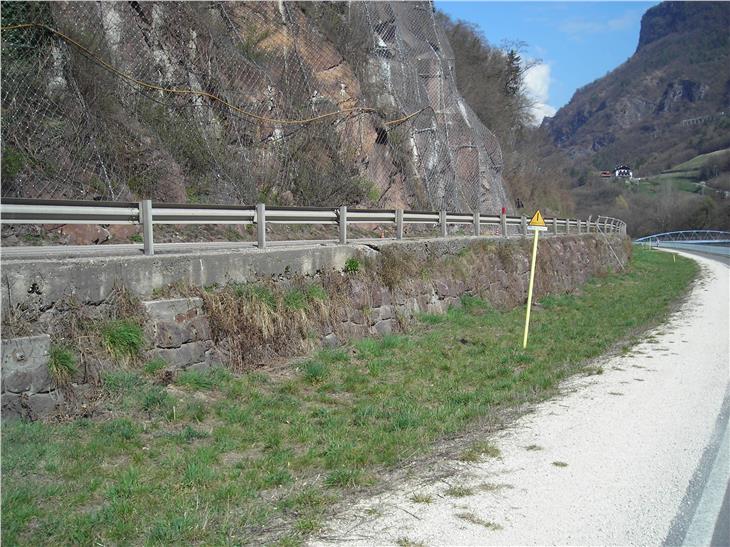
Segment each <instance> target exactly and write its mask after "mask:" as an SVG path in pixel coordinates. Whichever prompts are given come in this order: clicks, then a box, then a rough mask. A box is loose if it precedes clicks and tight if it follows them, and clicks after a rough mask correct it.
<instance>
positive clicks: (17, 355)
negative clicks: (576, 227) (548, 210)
mask: <svg viewBox="0 0 730 547" xmlns="http://www.w3.org/2000/svg"><path fill="white" fill-rule="evenodd" d="M609 242H610V246H609ZM394 245H397V247H393V246H394ZM389 247H391V248H390V249H389ZM394 250H397V254H396V255H393V253H392V251H394ZM369 251H370V252H369V253H368V255H369V257H364V256H363V257H361V259H362V260H363V265H364V267H371V268H380V269H381V270H380V271H375V272H370V274H371V275H368V273H367V272H362V273H361V274H360V275H358V274H354V275H353V274H345V273H341V274H337V275H341V276H342V278H343V281H344V283H345V285H344V287H345V288H344V291H345V294H346V302H347V304H346V305H343V306H339V307H336V308H335V309H334V311H333V312H332V313H331V314H330V317H328V318H326V320H325V321H323V322H321V324H320V332H319V333H318V334H319V340H320V343H321V344H322V345H324V346H338V345H341V344H344V343H346V342H347V341H348V340H350V339H354V338H360V337H364V336H368V335H376V336H377V335H384V334H388V333H391V332H395V331H398V330H399V329H401V328H402V327H403V326H404V325H405V324H407V323H408V322H409V321H410V320H412V319H413V318H414V317H415V316H416V315H417V314H418V313H423V312H426V313H444V312H446V311H447V310H448V309H449V307H450V306H456V305H459V304H460V299H461V297H462V296H464V295H472V296H476V297H480V298H482V299H484V300H486V301H488V302H490V303H491V304H492V305H494V306H495V307H497V308H500V309H508V308H511V307H514V306H515V305H518V304H522V303H524V301H525V298H526V291H527V283H528V276H529V253H530V242H529V241H527V240H509V241H500V240H497V241H484V240H481V241H475V240H473V239H466V238H465V239H448V240H429V241H427V242H408V243H387V242H386V243H383V244H381V245H379V246H377V247H375V248H373V249H369ZM389 253H390V255H391V258H392V256H395V257H396V259H397V260H401V259H402V260H405V261H407V262H408V264H410V267H411V268H413V267H414V265H415V266H417V267H421V266H422V267H424V268H426V270H427V271H426V270H424V271H420V272H415V271H410V272H408V273H407V275H405V276H403V277H402V278H401V279H397V280H395V281H393V280H392V279H391V280H390V281H389V283H390V286H388V284H387V283H386V282H385V281H384V280H386V279H389V278H388V276H387V275H386V271H385V270H386V269H387V268H392V267H393V265H392V264H390V265H388V264H386V262H385V261H384V260H385V257H386V255H388V254H389ZM629 253H630V244H629V243H628V241H627V240H624V239H622V238H620V237H614V236H612V237H611V238H610V239H605V238H603V237H597V236H585V235H584V236H573V237H555V238H546V239H545V240H543V241H541V243H540V251H539V253H538V260H537V273H536V284H535V297H536V299H539V298H540V297H541V296H544V295H546V294H548V293H565V292H570V291H572V290H575V289H576V288H577V287H579V286H580V285H581V284H582V283H584V282H585V281H587V280H588V279H589V278H590V277H591V276H592V275H595V274H599V273H603V272H609V271H615V270H616V269H618V268H619V262H620V263H622V264H625V263H626V262H627V260H628V255H629ZM398 257H400V258H398ZM397 260H396V262H397ZM404 263H405V262H404ZM401 265H402V264H400V263H396V266H401ZM325 275H332V272H325V271H320V272H317V273H314V274H313V275H311V276H309V277H308V279H309V281H311V282H317V281H318V280H319V281H321V279H320V278H321V277H322V276H325ZM266 278H267V280H268V281H269V282H271V283H273V285H274V286H275V287H276V286H281V287H283V288H286V287H289V286H290V285H291V279H290V278H288V277H287V275H285V273H284V272H281V273H280V275H278V276H274V278H273V281H272V278H271V275H270V274H269V275H267V276H266ZM142 306H143V309H144V311H145V314H146V334H147V338H148V348H147V350H146V355H145V358H146V359H148V360H150V359H154V358H161V359H163V360H164V361H165V362H166V364H167V368H168V370H169V371H171V373H172V374H174V373H175V371H177V370H181V369H187V368H194V369H202V368H207V367H209V366H211V365H212V364H215V363H224V362H225V357H224V353H225V352H219V351H218V348H217V346H216V343H215V342H214V339H213V338H214V336H213V334H212V332H211V324H210V321H209V317H208V316H207V315H206V312H205V309H204V302H203V300H202V299H201V298H197V297H187V298H171V299H165V300H147V301H143V302H142ZM219 343H220V340H219ZM50 347H51V338H50V337H49V336H48V335H47V334H42V335H39V336H32V337H24V338H12V339H8V340H3V341H2V417H3V418H9V417H22V418H25V419H37V418H40V417H44V416H48V415H52V414H54V413H55V412H57V411H58V410H60V409H61V408H62V403H64V401H65V400H66V399H67V398H68V393H67V392H63V393H62V392H61V390H58V389H56V388H55V386H54V385H53V382H52V379H51V377H50V376H49V373H48V355H49V349H50ZM277 356H278V357H291V356H292V355H277ZM75 381H76V382H77V383H74V384H72V385H71V387H72V388H73V389H77V390H79V391H84V388H86V387H87V386H85V384H84V383H85V382H89V381H90V379H89V378H80V377H79V378H76V379H75Z"/></svg>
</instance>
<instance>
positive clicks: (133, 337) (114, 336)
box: [101, 319, 144, 365]
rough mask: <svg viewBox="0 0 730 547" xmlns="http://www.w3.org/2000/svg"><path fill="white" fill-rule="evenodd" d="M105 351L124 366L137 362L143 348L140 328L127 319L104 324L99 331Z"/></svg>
mask: <svg viewBox="0 0 730 547" xmlns="http://www.w3.org/2000/svg"><path fill="white" fill-rule="evenodd" d="M101 335H102V339H103V341H104V346H105V347H106V350H107V351H108V352H109V353H110V354H111V355H112V356H113V357H114V358H115V359H117V360H118V361H120V362H121V363H122V364H124V365H129V364H131V363H134V362H135V361H137V360H138V359H139V357H140V354H141V352H142V348H143V347H144V333H143V332H142V327H140V326H139V325H138V324H136V323H134V322H133V321H130V320H128V319H119V320H116V321H111V322H109V323H108V324H106V325H105V326H104V327H103V328H102V331H101Z"/></svg>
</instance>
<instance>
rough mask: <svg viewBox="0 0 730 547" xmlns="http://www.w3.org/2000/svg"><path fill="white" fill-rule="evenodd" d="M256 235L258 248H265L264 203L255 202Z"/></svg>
mask: <svg viewBox="0 0 730 547" xmlns="http://www.w3.org/2000/svg"><path fill="white" fill-rule="evenodd" d="M256 235H257V239H258V247H259V249H265V248H266V204H265V203H257V204H256Z"/></svg>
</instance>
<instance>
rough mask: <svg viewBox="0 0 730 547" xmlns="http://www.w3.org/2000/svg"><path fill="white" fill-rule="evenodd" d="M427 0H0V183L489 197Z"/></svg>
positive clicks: (144, 191)
mask: <svg viewBox="0 0 730 547" xmlns="http://www.w3.org/2000/svg"><path fill="white" fill-rule="evenodd" d="M434 15H435V14H434V10H433V6H432V5H431V3H430V2H393V3H386V2H348V3H334V2H332V3H330V2H321V3H320V2H318V3H290V2H251V3H242V2H186V3H183V2H125V3H122V2H95V3H89V2H48V3H44V2H12V3H6V2H3V3H2V25H3V30H2V112H3V117H2V140H3V187H2V194H3V196H22V197H53V198H82V199H114V200H116V199H134V198H142V197H151V198H153V199H156V200H160V201H168V202H195V201H203V202H218V203H220V202H226V203H253V202H255V201H258V200H263V201H266V202H267V203H271V204H280V205H295V204H296V205H326V206H336V205H341V204H356V205H372V206H378V207H390V206H401V207H412V208H428V209H440V208H448V209H452V210H462V211H473V210H482V211H494V210H497V209H498V208H499V207H501V206H503V205H505V204H507V203H508V200H507V197H506V195H505V191H504V188H503V185H502V181H501V176H500V173H501V169H502V156H501V151H500V147H499V143H498V142H497V140H496V138H495V137H494V135H493V134H492V133H491V132H490V131H489V130H488V129H487V128H486V127H485V126H484V125H483V124H482V123H481V122H480V121H479V119H478V118H477V117H476V115H475V114H474V113H473V111H472V110H471V109H470V108H469V106H468V105H467V104H466V103H465V102H464V100H463V99H462V98H461V96H460V95H459V93H458V91H457V87H456V82H455V80H454V70H453V53H452V51H451V48H450V46H449V44H448V40H447V39H446V37H445V35H444V32H443V31H442V29H441V28H440V27H439V24H438V22H437V20H436V19H435V17H434Z"/></svg>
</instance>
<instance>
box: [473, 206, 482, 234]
mask: <svg viewBox="0 0 730 547" xmlns="http://www.w3.org/2000/svg"><path fill="white" fill-rule="evenodd" d="M480 222H481V220H480V218H479V211H474V235H475V236H480V235H481V234H482V226H481V224H480Z"/></svg>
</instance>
